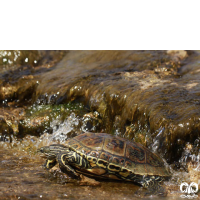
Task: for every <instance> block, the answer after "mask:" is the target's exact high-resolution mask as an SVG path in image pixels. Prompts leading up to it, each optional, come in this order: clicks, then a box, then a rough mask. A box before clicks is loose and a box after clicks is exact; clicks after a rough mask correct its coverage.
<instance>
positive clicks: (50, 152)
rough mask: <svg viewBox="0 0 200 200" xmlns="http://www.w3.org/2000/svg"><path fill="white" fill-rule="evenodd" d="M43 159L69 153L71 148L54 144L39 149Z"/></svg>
mask: <svg viewBox="0 0 200 200" xmlns="http://www.w3.org/2000/svg"><path fill="white" fill-rule="evenodd" d="M38 152H40V153H41V156H42V157H45V158H46V157H50V156H56V155H57V154H58V153H60V152H69V148H68V147H66V146H64V145H61V144H52V145H50V146H44V147H41V148H40V149H38Z"/></svg>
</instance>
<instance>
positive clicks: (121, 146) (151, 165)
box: [66, 133, 169, 176]
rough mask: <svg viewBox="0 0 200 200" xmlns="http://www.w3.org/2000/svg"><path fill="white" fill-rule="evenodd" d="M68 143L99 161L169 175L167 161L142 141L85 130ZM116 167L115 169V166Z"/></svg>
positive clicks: (77, 150) (87, 156)
mask: <svg viewBox="0 0 200 200" xmlns="http://www.w3.org/2000/svg"><path fill="white" fill-rule="evenodd" d="M66 143H67V146H69V148H71V149H72V150H74V151H76V152H77V153H78V154H80V155H81V156H83V157H84V158H86V159H87V160H88V161H90V160H91V159H93V160H94V162H96V160H98V164H102V166H103V165H105V166H106V165H107V166H108V164H109V165H110V164H112V165H110V168H111V167H112V166H114V167H115V170H117V169H119V170H120V171H123V170H128V171H131V173H134V174H138V175H154V176H156V175H157V176H169V173H168V171H167V170H166V169H165V166H164V162H163V161H162V159H161V158H159V157H158V156H157V155H156V154H154V153H152V152H151V151H150V150H149V149H147V148H146V147H144V146H142V145H141V144H139V143H136V142H131V141H129V140H127V139H124V138H120V137H117V136H112V135H110V134H106V133H84V134H81V135H79V136H77V137H74V138H72V139H70V140H67V142H66ZM111 170H112V169H111Z"/></svg>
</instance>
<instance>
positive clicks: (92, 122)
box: [81, 112, 103, 132]
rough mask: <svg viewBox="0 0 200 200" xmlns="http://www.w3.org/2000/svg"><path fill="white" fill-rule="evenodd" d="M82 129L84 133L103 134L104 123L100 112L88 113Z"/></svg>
mask: <svg viewBox="0 0 200 200" xmlns="http://www.w3.org/2000/svg"><path fill="white" fill-rule="evenodd" d="M81 127H82V130H83V131H84V132H101V130H102V129H103V121H102V119H101V118H100V116H99V113H98V112H90V113H86V114H85V115H84V116H83V118H82V126H81Z"/></svg>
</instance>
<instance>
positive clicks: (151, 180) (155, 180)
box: [135, 176, 167, 197]
mask: <svg viewBox="0 0 200 200" xmlns="http://www.w3.org/2000/svg"><path fill="white" fill-rule="evenodd" d="M162 180H163V179H162V178H161V177H154V176H149V177H143V178H142V180H140V181H137V182H138V183H139V184H141V185H142V186H143V187H142V188H140V189H139V190H137V191H136V193H135V195H136V196H140V197H144V196H152V195H156V196H163V197H164V196H167V190H166V189H165V188H164V187H162V186H161V184H160V182H161V181H162Z"/></svg>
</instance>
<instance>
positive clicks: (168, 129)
mask: <svg viewBox="0 0 200 200" xmlns="http://www.w3.org/2000/svg"><path fill="white" fill-rule="evenodd" d="M199 59H200V58H199V54H198V52H195V53H190V52H185V51H176V52H170V51H169V52H166V51H70V52H68V53H67V54H66V56H65V57H63V59H62V60H61V61H60V62H59V63H57V64H56V65H54V66H53V67H50V68H48V67H47V66H46V67H44V69H42V68H40V67H39V66H37V67H32V70H34V71H33V74H30V72H31V70H30V69H29V68H28V67H27V68H23V70H24V71H26V77H29V78H30V79H28V80H26V81H25V82H23V81H22V84H23V85H20V86H17V83H19V82H20V80H21V78H22V74H23V73H21V75H20V76H18V78H17V76H15V77H16V79H15V81H16V82H15V84H13V83H12V84H8V85H6V84H5V81H4V79H6V80H9V79H10V80H12V76H10V75H7V76H2V83H1V91H7V92H4V93H3V94H4V95H2V96H1V97H0V98H1V100H2V102H3V101H4V103H5V102H6V99H7V102H8V103H5V104H6V105H9V103H10V102H13V101H16V105H18V104H17V101H19V102H23V101H25V100H26V101H25V103H30V104H31V103H33V102H37V103H38V104H41V105H44V104H64V103H67V102H69V101H76V102H82V103H84V104H85V105H86V106H87V107H89V109H90V111H93V112H94V111H97V112H98V113H99V115H100V117H101V119H102V122H103V125H104V127H103V129H104V132H108V133H111V132H114V133H116V134H119V135H121V136H125V137H126V136H127V137H129V138H130V139H134V138H136V139H138V141H140V142H142V143H143V144H146V145H148V146H149V144H150V143H153V144H152V145H151V147H152V149H153V148H154V149H156V151H158V152H159V153H161V154H162V155H163V156H164V157H165V158H166V159H167V161H168V162H174V161H178V160H179V159H180V158H181V156H182V152H183V150H184V146H185V144H186V143H187V142H189V143H191V144H193V143H194V142H195V140H196V139H197V138H198V137H199V133H200V120H199V119H200V118H199V110H200V103H199V102H200V98H199V91H200V87H199V86H200V81H199V80H200V79H199V76H200V73H199V72H200V70H199V64H198V62H199ZM21 69H22V68H21ZM66 69H67V70H66ZM23 70H22V71H23ZM16 74H17V73H16ZM4 75H5V74H4ZM30 75H33V78H32V77H31V76H30ZM23 76H24V74H23ZM27 81H28V82H30V83H28V84H27V85H28V86H24V84H25V83H26V82H27ZM37 81H38V82H37ZM34 84H36V85H34ZM37 84H38V85H37ZM23 87H24V89H23ZM9 88H11V90H9ZM12 88H14V89H12ZM19 88H22V89H19ZM12 91H13V92H12ZM29 91H31V92H29ZM26 93H27V96H26V95H25V94H26ZM20 97H21V98H20ZM29 99H30V100H31V102H29ZM90 111H89V112H90ZM91 124H92V123H91ZM131 125H133V126H134V128H132V127H130V129H129V131H128V126H131ZM126 127H127V128H126ZM100 129H101V128H100ZM126 129H127V131H126ZM130 130H131V131H130ZM161 130H162V131H161ZM125 133H126V134H125ZM173 152H176V154H174V153H173Z"/></svg>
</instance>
